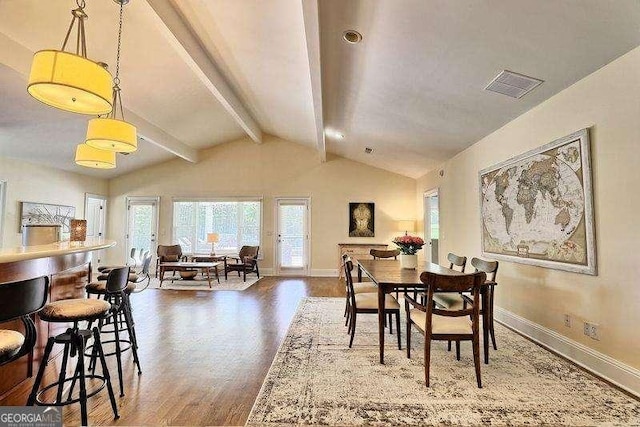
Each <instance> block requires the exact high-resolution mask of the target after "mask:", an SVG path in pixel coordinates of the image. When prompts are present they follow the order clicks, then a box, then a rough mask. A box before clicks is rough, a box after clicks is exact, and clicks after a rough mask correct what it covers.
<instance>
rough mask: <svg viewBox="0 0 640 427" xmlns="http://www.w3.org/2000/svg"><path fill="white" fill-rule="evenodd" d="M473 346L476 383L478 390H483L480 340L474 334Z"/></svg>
mask: <svg viewBox="0 0 640 427" xmlns="http://www.w3.org/2000/svg"><path fill="white" fill-rule="evenodd" d="M472 346H473V365H474V366H475V368H476V381H477V382H478V388H482V379H481V377H480V338H479V337H478V334H477V333H476V334H474V336H473V340H472Z"/></svg>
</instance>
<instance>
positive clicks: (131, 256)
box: [129, 248, 138, 262]
mask: <svg viewBox="0 0 640 427" xmlns="http://www.w3.org/2000/svg"><path fill="white" fill-rule="evenodd" d="M137 251H138V250H137V249H136V248H131V252H130V253H129V258H130V259H132V260H133V261H134V262H135V260H136V252H137Z"/></svg>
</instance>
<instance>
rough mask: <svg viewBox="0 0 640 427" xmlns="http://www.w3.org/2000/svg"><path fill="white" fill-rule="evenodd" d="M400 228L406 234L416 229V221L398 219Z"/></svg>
mask: <svg viewBox="0 0 640 427" xmlns="http://www.w3.org/2000/svg"><path fill="white" fill-rule="evenodd" d="M398 230H404V235H405V236H406V235H408V234H409V232H410V231H416V222H415V221H414V220H412V219H404V220H401V221H398Z"/></svg>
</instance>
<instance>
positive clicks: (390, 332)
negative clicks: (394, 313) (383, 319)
mask: <svg viewBox="0 0 640 427" xmlns="http://www.w3.org/2000/svg"><path fill="white" fill-rule="evenodd" d="M387 316H388V317H389V335H393V319H392V317H391V312H389V313H388V314H387Z"/></svg>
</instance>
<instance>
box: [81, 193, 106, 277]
mask: <svg viewBox="0 0 640 427" xmlns="http://www.w3.org/2000/svg"><path fill="white" fill-rule="evenodd" d="M84 218H85V219H86V220H87V237H92V238H98V239H99V238H105V237H106V236H107V230H106V227H107V198H106V197H105V196H99V195H97V194H89V193H87V194H85V199H84ZM103 259H104V250H101V251H96V252H94V253H93V256H92V260H93V261H94V268H95V267H97V266H99V265H101V264H102V260H103Z"/></svg>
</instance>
